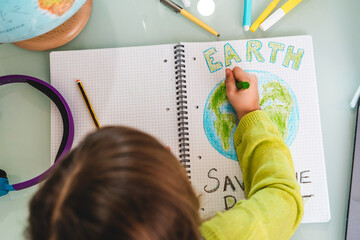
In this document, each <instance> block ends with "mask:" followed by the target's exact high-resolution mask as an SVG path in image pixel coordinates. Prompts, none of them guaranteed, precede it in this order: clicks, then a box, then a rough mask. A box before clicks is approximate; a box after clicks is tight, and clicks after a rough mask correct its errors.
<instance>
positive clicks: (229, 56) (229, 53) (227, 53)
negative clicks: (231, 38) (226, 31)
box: [224, 43, 241, 67]
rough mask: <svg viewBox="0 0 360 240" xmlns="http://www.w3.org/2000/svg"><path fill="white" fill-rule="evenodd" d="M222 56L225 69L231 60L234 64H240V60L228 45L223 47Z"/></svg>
mask: <svg viewBox="0 0 360 240" xmlns="http://www.w3.org/2000/svg"><path fill="white" fill-rule="evenodd" d="M224 54H225V66H226V67H228V66H230V65H231V60H233V59H234V60H235V61H236V62H241V59H240V57H239V55H238V54H237V53H236V52H235V50H234V49H233V48H232V47H231V45H230V43H227V44H225V46H224Z"/></svg>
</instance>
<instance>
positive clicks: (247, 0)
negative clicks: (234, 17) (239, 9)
mask: <svg viewBox="0 0 360 240" xmlns="http://www.w3.org/2000/svg"><path fill="white" fill-rule="evenodd" d="M251 8H252V0H244V20H243V21H244V22H243V25H244V30H245V31H246V32H247V31H249V30H250V26H251Z"/></svg>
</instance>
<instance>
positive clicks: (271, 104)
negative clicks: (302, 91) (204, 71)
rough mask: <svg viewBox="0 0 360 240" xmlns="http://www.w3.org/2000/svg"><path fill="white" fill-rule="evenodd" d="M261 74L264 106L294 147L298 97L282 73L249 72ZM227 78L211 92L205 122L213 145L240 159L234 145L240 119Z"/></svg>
mask: <svg viewBox="0 0 360 240" xmlns="http://www.w3.org/2000/svg"><path fill="white" fill-rule="evenodd" d="M247 72H250V73H254V74H256V75H257V77H258V82H259V94H260V106H261V108H262V110H264V111H265V112H267V113H268V115H269V117H270V119H271V120H272V121H273V122H274V124H275V125H276V127H277V128H278V130H279V132H280V134H281V136H282V137H283V139H284V141H285V142H286V144H287V145H288V146H290V145H291V144H292V143H293V141H294V139H295V137H296V135H297V132H298V129H299V107H298V103H297V100H296V96H295V94H294V92H293V91H292V89H291V88H290V87H289V85H288V84H287V83H286V82H285V81H284V80H282V79H280V78H279V77H278V76H276V75H274V74H271V73H269V72H265V71H247ZM224 80H225V79H223V80H222V81H220V83H218V84H217V85H216V86H215V88H214V89H213V91H212V92H211V93H210V95H209V97H208V99H207V101H206V105H205V109H204V117H203V124H204V130H205V134H206V136H207V139H208V140H209V142H210V143H211V145H212V146H213V147H214V148H215V149H216V150H217V151H218V152H219V153H220V154H222V155H224V156H225V157H227V158H229V159H232V160H235V161H237V155H236V151H235V147H234V138H233V135H234V132H235V130H236V126H237V124H238V122H239V120H238V118H237V115H236V112H235V110H234V108H233V107H232V106H231V104H230V102H229V100H228V98H227V96H226V87H225V82H224Z"/></svg>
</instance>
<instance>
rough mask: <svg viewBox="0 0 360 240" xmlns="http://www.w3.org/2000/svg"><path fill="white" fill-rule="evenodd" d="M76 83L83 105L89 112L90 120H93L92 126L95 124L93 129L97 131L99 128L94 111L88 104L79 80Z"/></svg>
mask: <svg viewBox="0 0 360 240" xmlns="http://www.w3.org/2000/svg"><path fill="white" fill-rule="evenodd" d="M76 83H77V85H78V87H79V90H80V93H81V96H82V97H83V99H84V102H85V104H86V107H87V109H88V110H89V113H90V116H91V119H92V120H93V122H94V124H95V127H96V128H97V129H99V128H100V125H99V121H98V119H97V117H96V114H95V112H94V109H93V108H92V106H91V104H90V101H89V98H88V97H87V95H86V92H85V89H84V86H83V85H82V83H81V81H80V80H77V81H76Z"/></svg>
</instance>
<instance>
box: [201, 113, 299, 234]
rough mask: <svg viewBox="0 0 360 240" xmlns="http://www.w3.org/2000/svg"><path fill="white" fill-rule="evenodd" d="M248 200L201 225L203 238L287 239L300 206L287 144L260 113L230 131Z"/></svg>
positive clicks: (247, 117) (294, 226)
mask: <svg viewBox="0 0 360 240" xmlns="http://www.w3.org/2000/svg"><path fill="white" fill-rule="evenodd" d="M234 142H235V147H236V151H237V155H238V159H239V163H240V166H241V170H242V173H243V178H244V185H245V192H246V194H247V199H246V200H241V201H239V202H238V203H237V204H236V205H235V206H234V207H233V208H232V209H231V210H229V211H227V212H224V213H217V214H216V216H215V217H214V218H212V219H210V220H209V221H206V222H204V223H203V224H202V226H201V227H200V230H201V233H202V235H203V237H204V238H205V239H206V240H215V239H216V240H231V239H234V240H241V239H256V240H260V239H261V240H264V239H274V240H282V239H290V237H291V236H292V235H293V233H294V232H295V230H296V228H297V227H298V225H299V224H300V222H301V219H302V216H303V212H304V206H303V201H302V197H301V193H300V186H299V184H298V183H297V181H296V177H295V171H294V166H293V162H292V158H291V154H290V151H289V148H288V147H287V146H286V144H285V142H284V141H283V139H282V137H281V136H280V134H279V132H278V130H277V129H276V127H275V125H274V124H273V123H272V122H271V120H270V119H269V117H268V116H267V114H266V113H265V112H263V111H254V112H251V113H249V114H247V115H246V116H245V117H244V118H243V119H242V120H241V121H240V123H239V126H238V127H237V129H236V132H235V134H234Z"/></svg>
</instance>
